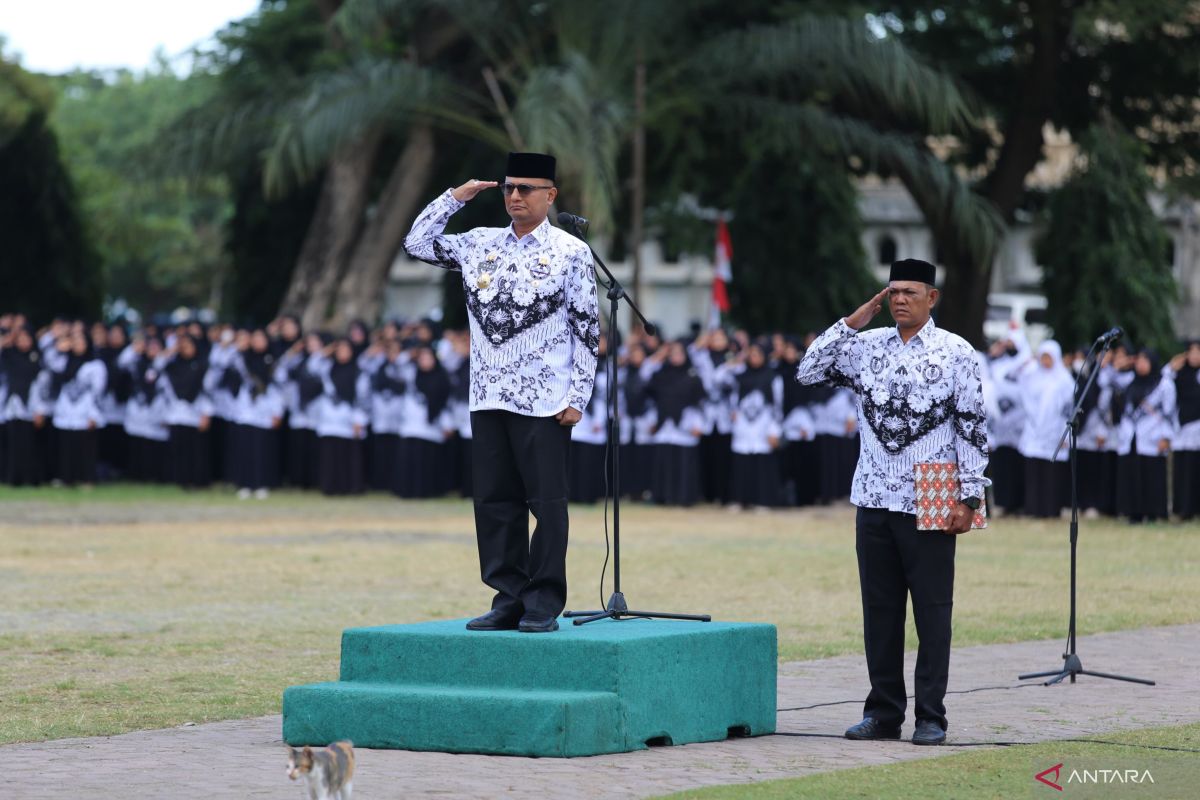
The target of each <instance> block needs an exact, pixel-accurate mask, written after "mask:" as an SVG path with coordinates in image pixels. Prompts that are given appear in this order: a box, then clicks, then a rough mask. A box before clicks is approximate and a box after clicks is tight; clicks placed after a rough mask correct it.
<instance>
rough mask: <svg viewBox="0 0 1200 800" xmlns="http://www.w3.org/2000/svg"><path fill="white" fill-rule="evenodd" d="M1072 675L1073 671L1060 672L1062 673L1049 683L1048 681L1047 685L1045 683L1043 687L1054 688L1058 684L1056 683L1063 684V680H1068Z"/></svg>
mask: <svg viewBox="0 0 1200 800" xmlns="http://www.w3.org/2000/svg"><path fill="white" fill-rule="evenodd" d="M1071 674H1072V673H1071V671H1070V670H1067V671H1065V672H1060V673H1058V674H1057V675H1055V676H1054V677H1053V678H1051V679H1050V680H1048V681H1046V682H1045V683H1043V684H1042V685H1043V686H1053V685H1054V684H1056V683H1062V682H1063V680H1064V679H1066V678H1067V676H1069V675H1071Z"/></svg>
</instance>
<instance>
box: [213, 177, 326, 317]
mask: <svg viewBox="0 0 1200 800" xmlns="http://www.w3.org/2000/svg"><path fill="white" fill-rule="evenodd" d="M233 180H234V191H235V192H236V194H235V198H234V201H235V204H234V209H235V210H234V213H233V215H232V218H231V219H230V221H229V224H228V226H227V231H228V235H227V238H226V241H225V245H226V248H227V252H228V257H229V260H230V262H231V263H232V264H234V265H235V268H234V269H233V270H232V271H231V272H230V275H229V278H228V280H227V281H226V282H225V293H224V297H223V303H222V310H223V311H224V313H225V316H226V317H228V318H230V319H231V320H233V321H234V322H237V323H239V324H251V325H265V324H266V323H267V322H269V321H270V320H271V319H273V318H274V317H275V315H276V313H277V312H278V311H279V303H280V300H281V299H282V298H283V294H284V292H286V291H287V286H288V281H289V280H290V279H291V276H292V267H293V266H294V265H295V263H296V258H297V256H298V255H299V254H300V248H301V246H302V245H303V243H304V239H303V236H304V231H305V229H306V228H307V227H308V222H309V220H311V219H312V215H313V210H314V209H315V208H316V206H317V195H318V190H319V188H320V181H314V182H312V183H308V184H305V185H304V186H302V187H300V188H298V189H296V190H294V191H292V192H290V193H289V194H287V195H286V196H285V197H281V198H275V199H269V198H267V197H266V196H265V195H264V194H263V178H262V174H261V173H260V172H259V171H257V170H253V169H251V170H248V171H246V172H245V173H244V174H243V175H241V176H233Z"/></svg>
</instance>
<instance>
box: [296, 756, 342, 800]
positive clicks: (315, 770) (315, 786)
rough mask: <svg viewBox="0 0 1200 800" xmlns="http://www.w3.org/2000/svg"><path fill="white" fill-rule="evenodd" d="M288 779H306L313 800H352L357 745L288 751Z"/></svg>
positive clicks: (309, 794) (309, 796) (310, 797)
mask: <svg viewBox="0 0 1200 800" xmlns="http://www.w3.org/2000/svg"><path fill="white" fill-rule="evenodd" d="M287 774H288V777H289V778H291V779H292V780H296V779H297V778H303V779H304V782H305V784H306V785H307V787H308V798H309V800H350V792H351V791H353V789H354V783H353V778H354V744H353V743H352V742H334V743H333V744H331V745H329V746H328V747H326V748H325V749H324V750H316V751H314V750H313V749H312V748H311V747H309V746H308V745H305V746H304V747H302V748H301V749H299V750H297V749H296V748H294V747H289V748H288V769H287Z"/></svg>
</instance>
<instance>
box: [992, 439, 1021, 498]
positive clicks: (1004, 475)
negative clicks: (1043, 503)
mask: <svg viewBox="0 0 1200 800" xmlns="http://www.w3.org/2000/svg"><path fill="white" fill-rule="evenodd" d="M988 477H989V478H991V479H992V504H993V505H995V506H997V507H999V508H1002V509H1004V510H1005V511H1007V512H1009V513H1010V514H1019V513H1021V510H1022V509H1023V508H1024V506H1025V456H1023V455H1021V453H1020V452H1019V451H1018V450H1017V448H1015V447H997V448H996V449H995V450H993V451H992V454H991V457H990V458H989V459H988Z"/></svg>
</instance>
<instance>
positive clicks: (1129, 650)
mask: <svg viewBox="0 0 1200 800" xmlns="http://www.w3.org/2000/svg"><path fill="white" fill-rule="evenodd" d="M1060 647H1061V645H1060V643H1058V642H1050V641H1041V642H1023V643H1019V644H1011V645H987V646H982V647H968V648H963V649H959V650H955V651H954V654H953V657H952V662H951V669H950V690H951V691H964V690H969V689H974V688H976V687H990V686H1012V685H1014V684H1016V680H1015V679H1016V676H1017V674H1018V673H1021V672H1029V671H1041V670H1048V669H1052V668H1054V667H1057V666H1058V665H1059V664H1060V663H1061V661H1060V657H1059V655H1060ZM1079 652H1080V655H1081V657H1082V659H1083V665H1084V667H1085V668H1088V669H1094V670H1097V671H1100V672H1115V673H1122V674H1127V675H1134V676H1138V677H1144V678H1152V679H1155V680H1157V681H1158V682H1159V683H1158V685H1157V686H1153V687H1151V686H1140V685H1137V684H1130V683H1120V682H1116V681H1107V680H1101V679H1098V678H1080V679H1079V682H1078V683H1076V684H1075V685H1070V684H1067V685H1060V686H1053V687H1042V686H1039V685H1037V684H1033V685H1031V686H1028V687H1024V688H1020V689H1015V690H1003V689H1000V690H994V691H993V690H989V691H979V692H971V693H969V694H956V695H951V696H950V697H949V698H947V707H948V710H949V717H950V724H951V728H950V742H951V743H953V742H955V741H958V742H968V741H970V742H979V741H997V740H1000V741H1033V740H1045V739H1059V738H1067V737H1072V736H1095V735H1098V734H1105V733H1109V732H1113V731H1119V730H1127V729H1132V728H1144V727H1154V726H1163V725H1180V724H1184V723H1189V722H1196V721H1200V703H1198V702H1197V699H1196V698H1197V696H1198V695H1200V672H1198V671H1197V668H1196V664H1197V663H1200V625H1181V626H1176V627H1169V628H1151V629H1145V630H1138V631H1125V632H1120V633H1112V634H1100V635H1096V636H1088V637H1085V638H1083V639H1081V640H1080V641H1079ZM912 661H913V659H912V656H911V655H910V657H909V659H908V674H909V675H910V676H911V674H912ZM910 680H911V677H910ZM866 683H867V680H866V671H865V667H864V665H863V660H862V658H861V657H858V656H847V657H840V658H830V659H825V660H821V661H800V662H791V663H786V664H782V665H780V673H779V707H780V708H781V709H791V708H795V707H798V706H810V705H814V704H819V703H837V702H838V701H844V700H851V701H852V702H849V703H845V704H835V705H825V706H821V707H818V708H811V709H806V710H799V711H790V710H785V711H781V712H780V713H779V724H778V727H779V730H780V732H784V733H792V734H810V735H812V736H770V737H762V738H755V739H739V740H730V741H725V742H715V743H711V744H694V745H687V746H683V747H666V748H654V749H651V750H648V751H642V752H638V753H626V754H621V755H612V756H595V757H591V758H576V759H529V758H512V757H499V756H466V755H449V754H445V753H415V752H407V751H385V750H361V751H359V753H358V775H357V776H356V777H357V779H356V780H355V792H354V796H355V798H357V799H358V800H370V799H371V798H400V797H405V798H410V797H453V798H460V797H462V798H489V799H490V798H509V797H511V798H516V797H528V796H543V797H555V798H610V797H611V798H626V797H649V796H654V795H659V794H665V793H668V792H672V791H678V790H681V789H689V788H695V787H699V786H708V785H713V784H723V783H738V782H748V781H761V780H768V779H772V778H786V777H795V776H800V775H807V774H810V773H814V772H821V771H826V770H832V769H843V768H847V767H855V766H862V765H868V764H883V763H889V762H892V761H901V760H906V759H913V758H928V757H932V756H937V755H947V754H949V753H951V752H956V751H955V750H954V749H953V748H919V747H914V746H912V745H911V744H908V743H907V742H887V743H860V742H853V743H852V742H848V741H846V740H844V739H841V738H835V737H837V735H839V734H840V733H841V732H842V731H843V730H844V729H845V728H846V726H847V725H848V724H851V723H854V722H857V721H858V719H859V712H860V706H859V699H860V698H861V697H862V695H863V694H864V687H865V686H866ZM905 733H906V734H908V733H911V723H910V724H909V725H908V726H906V730H905ZM826 735H832V736H831V737H830V738H824V737H825V736H826ZM959 752H960V751H959ZM285 761H286V759H285V755H284V751H283V745H282V742H281V741H280V719H279V717H278V716H270V717H261V718H258V719H248V720H236V721H232V722H219V723H213V724H208V725H198V726H192V727H182V728H174V729H170V730H158V731H141V732H138V733H130V734H126V735H123V736H113V737H101V738H94V739H63V740H57V741H51V742H39V743H33V744H18V745H8V746H5V747H0V797H4V798H6V799H7V800H27V799H29V800H33V799H35V798H36V799H38V800H40V799H41V798H80V797H89V798H123V800H150V799H151V798H156V799H157V798H164V797H204V798H258V797H263V798H284V799H285V800H297V798H300V797H301V796H302V793H301V790H300V788H299V787H298V786H296V785H294V784H291V783H290V782H289V781H288V780H287V778H286V777H285V775H284V765H285Z"/></svg>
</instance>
